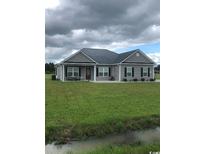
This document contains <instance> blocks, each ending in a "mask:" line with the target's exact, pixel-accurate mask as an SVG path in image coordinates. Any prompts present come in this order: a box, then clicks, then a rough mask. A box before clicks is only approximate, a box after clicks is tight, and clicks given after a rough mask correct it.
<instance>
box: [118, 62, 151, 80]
mask: <svg viewBox="0 0 205 154" xmlns="http://www.w3.org/2000/svg"><path fill="white" fill-rule="evenodd" d="M125 67H134V77H132V76H129V77H128V76H127V77H125V71H124V70H125ZM141 67H143V68H148V67H149V68H150V77H148V76H143V77H141ZM153 73H154V69H153V65H122V66H121V80H123V79H127V80H133V79H135V78H137V79H139V80H140V79H141V78H145V79H151V78H153Z"/></svg>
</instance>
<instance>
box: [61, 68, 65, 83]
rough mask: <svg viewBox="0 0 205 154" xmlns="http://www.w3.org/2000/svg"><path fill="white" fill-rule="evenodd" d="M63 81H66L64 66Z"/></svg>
mask: <svg viewBox="0 0 205 154" xmlns="http://www.w3.org/2000/svg"><path fill="white" fill-rule="evenodd" d="M62 72H63V81H65V67H64V65H63V71H62Z"/></svg>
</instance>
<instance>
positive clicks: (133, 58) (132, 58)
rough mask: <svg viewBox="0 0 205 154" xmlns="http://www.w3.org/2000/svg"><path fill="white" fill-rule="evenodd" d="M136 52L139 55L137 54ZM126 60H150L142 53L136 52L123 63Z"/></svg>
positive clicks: (146, 61) (148, 61) (147, 61)
mask: <svg viewBox="0 0 205 154" xmlns="http://www.w3.org/2000/svg"><path fill="white" fill-rule="evenodd" d="M137 54H138V55H139V56H137ZM126 62H129V63H130V62H145V63H150V62H151V61H150V60H149V59H148V58H147V57H145V56H144V55H143V54H141V53H139V52H137V53H134V54H133V55H131V56H130V57H129V58H127V59H126V60H125V61H124V63H126Z"/></svg>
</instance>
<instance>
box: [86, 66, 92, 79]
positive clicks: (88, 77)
mask: <svg viewBox="0 0 205 154" xmlns="http://www.w3.org/2000/svg"><path fill="white" fill-rule="evenodd" d="M90 79H91V68H90V67H86V80H90Z"/></svg>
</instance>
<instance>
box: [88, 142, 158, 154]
mask: <svg viewBox="0 0 205 154" xmlns="http://www.w3.org/2000/svg"><path fill="white" fill-rule="evenodd" d="M151 151H152V152H159V151H160V144H157V143H155V144H149V145H111V146H106V147H104V148H100V149H96V150H94V151H92V152H88V153H86V154H149V152H151Z"/></svg>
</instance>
